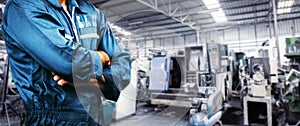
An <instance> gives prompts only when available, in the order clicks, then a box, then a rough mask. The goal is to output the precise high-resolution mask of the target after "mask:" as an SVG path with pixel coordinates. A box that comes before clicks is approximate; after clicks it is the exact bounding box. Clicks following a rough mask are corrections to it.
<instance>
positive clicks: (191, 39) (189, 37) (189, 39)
mask: <svg viewBox="0 0 300 126" xmlns="http://www.w3.org/2000/svg"><path fill="white" fill-rule="evenodd" d="M196 38H197V37H196V35H186V36H185V41H186V43H189V44H191V43H196V42H197V40H196Z"/></svg>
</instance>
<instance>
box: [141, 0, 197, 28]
mask: <svg viewBox="0 0 300 126" xmlns="http://www.w3.org/2000/svg"><path fill="white" fill-rule="evenodd" d="M137 1H138V2H140V3H142V4H144V5H146V6H148V7H150V8H152V9H154V10H156V11H157V12H160V13H162V14H164V15H166V16H169V17H170V18H172V19H173V20H176V21H178V22H180V23H182V24H183V25H187V26H189V27H190V28H191V29H194V30H198V28H196V27H194V26H193V25H194V23H195V22H185V20H182V18H178V17H174V15H172V12H168V11H164V10H162V9H160V8H159V7H158V6H156V5H153V4H151V2H150V3H148V2H146V1H144V0H137ZM149 1H152V0H149ZM152 3H158V2H157V0H154V1H152ZM169 7H171V6H169ZM169 10H172V9H169Z"/></svg>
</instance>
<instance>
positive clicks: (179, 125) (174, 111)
mask: <svg viewBox="0 0 300 126" xmlns="http://www.w3.org/2000/svg"><path fill="white" fill-rule="evenodd" d="M188 112H189V109H188V108H180V107H170V106H164V105H160V106H155V105H153V106H147V105H146V104H145V103H139V104H138V109H137V113H136V114H135V115H132V116H128V117H125V118H123V119H120V120H117V121H114V122H112V124H111V125H112V126H129V125H130V126H188V121H189V114H188ZM243 119H244V118H243V112H242V110H241V107H240V100H239V98H238V97H235V98H232V100H231V101H230V102H229V107H228V109H227V110H226V111H224V113H223V116H222V123H223V125H226V126H227V125H232V126H240V125H243V123H244V120H243Z"/></svg>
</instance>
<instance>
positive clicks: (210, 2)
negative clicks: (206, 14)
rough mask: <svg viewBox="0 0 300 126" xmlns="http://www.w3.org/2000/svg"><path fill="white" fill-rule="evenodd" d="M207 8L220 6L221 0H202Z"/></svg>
mask: <svg viewBox="0 0 300 126" xmlns="http://www.w3.org/2000/svg"><path fill="white" fill-rule="evenodd" d="M202 1H203V3H204V4H205V6H206V7H207V9H214V8H220V7H221V5H220V2H219V1H218V0H202Z"/></svg>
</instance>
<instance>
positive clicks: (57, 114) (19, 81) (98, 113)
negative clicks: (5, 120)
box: [1, 0, 130, 125]
mask: <svg viewBox="0 0 300 126" xmlns="http://www.w3.org/2000/svg"><path fill="white" fill-rule="evenodd" d="M67 3H68V10H65V9H63V7H62V6H61V5H60V3H59V2H58V0H9V1H8V2H7V4H6V7H5V11H4V16H3V20H2V27H1V28H2V34H3V36H4V38H5V42H6V49H7V53H8V56H9V62H10V67H11V72H12V77H13V79H14V83H15V84H16V86H17V89H18V91H19V93H20V96H21V97H22V100H23V102H24V106H25V109H26V117H25V124H26V125H98V123H100V125H103V124H104V123H103V119H102V120H101V118H102V117H103V113H104V114H105V112H103V111H104V110H103V109H102V107H103V104H102V103H103V102H102V101H103V99H109V100H112V101H116V100H117V99H118V97H119V94H120V90H122V89H123V88H125V87H126V86H127V85H128V84H129V81H130V55H129V53H127V52H125V51H124V50H123V49H122V48H121V47H120V46H119V44H118V42H117V40H116V39H115V36H114V34H113V33H112V31H111V30H110V28H109V26H108V24H107V22H106V20H105V17H104V15H103V14H102V13H101V12H100V11H99V10H97V9H96V8H95V7H94V6H93V5H92V4H90V3H88V2H86V1H85V0H67ZM97 50H101V51H105V52H106V53H107V54H108V56H109V57H110V59H111V65H110V66H108V65H105V66H102V63H101V58H100V56H99V55H98V54H97V52H96V51H97ZM52 72H53V73H55V74H57V75H58V76H60V77H61V78H63V79H65V80H67V81H69V82H74V85H75V87H76V84H77V83H78V84H79V83H80V84H81V86H80V87H79V88H74V87H72V86H70V85H66V86H59V85H58V84H57V82H55V81H54V80H53V75H52ZM102 75H104V77H105V79H106V81H105V82H101V80H102ZM92 78H96V79H97V80H98V81H100V82H101V84H103V87H104V88H102V89H101V90H100V89H99V88H95V87H89V86H82V84H85V83H87V82H88V81H89V80H90V79H92ZM103 95H104V96H105V97H103ZM95 108H96V109H95ZM97 122H98V123H97Z"/></svg>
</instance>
